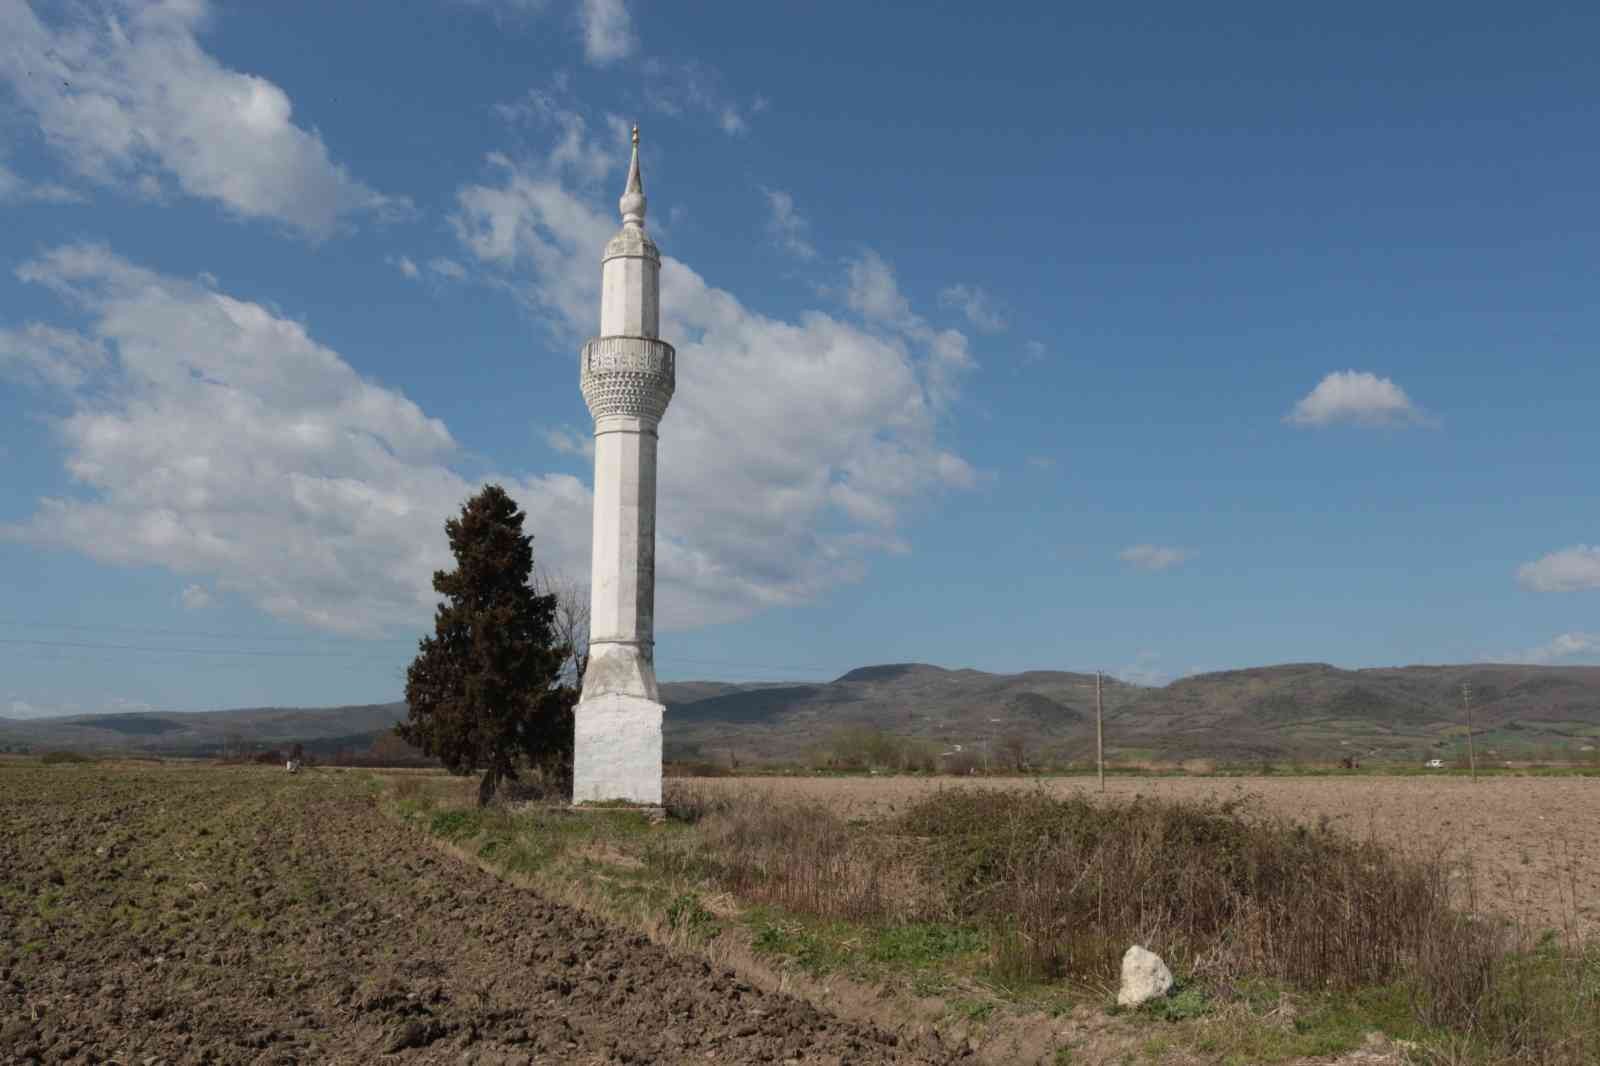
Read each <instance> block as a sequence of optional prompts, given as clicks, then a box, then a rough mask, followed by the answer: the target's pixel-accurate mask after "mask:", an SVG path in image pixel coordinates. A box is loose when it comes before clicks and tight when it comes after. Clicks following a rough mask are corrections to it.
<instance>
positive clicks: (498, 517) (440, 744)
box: [395, 485, 578, 807]
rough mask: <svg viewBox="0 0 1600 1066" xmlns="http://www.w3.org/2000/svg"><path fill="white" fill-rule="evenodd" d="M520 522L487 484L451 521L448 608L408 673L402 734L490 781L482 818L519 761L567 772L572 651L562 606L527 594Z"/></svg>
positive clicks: (529, 542)
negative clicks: (564, 674)
mask: <svg viewBox="0 0 1600 1066" xmlns="http://www.w3.org/2000/svg"><path fill="white" fill-rule="evenodd" d="M523 518H524V515H523V512H522V511H520V510H518V508H517V504H516V501H514V500H512V499H511V497H510V496H508V495H506V492H505V490H504V489H502V488H501V487H500V486H499V485H489V486H487V487H485V488H484V489H483V491H481V492H479V493H478V494H477V495H476V496H474V497H472V498H471V499H470V500H468V501H467V502H466V503H465V504H464V505H463V506H462V508H461V516H460V517H459V518H452V519H450V520H449V521H447V522H445V526H444V528H445V533H446V534H447V535H448V537H449V539H450V550H451V552H453V553H454V554H455V557H456V568H455V569H454V570H439V571H435V572H434V575H433V589H434V591H435V592H437V593H439V595H441V596H443V597H444V599H443V601H442V602H441V603H440V604H439V606H438V609H437V610H436V611H435V612H434V620H433V635H432V636H428V637H424V638H422V640H421V641H420V642H419V646H418V654H417V657H416V659H415V660H414V661H413V662H412V663H411V666H410V668H408V669H407V671H406V705H407V708H408V717H407V719H406V720H405V721H404V722H401V723H400V724H399V725H397V726H396V727H395V732H396V733H397V734H399V735H400V737H401V738H402V739H403V740H405V741H406V742H407V743H408V744H412V745H414V746H416V747H418V748H421V749H422V750H423V751H424V752H426V753H427V754H429V755H432V756H436V757H437V758H438V759H439V760H440V761H442V762H443V763H444V765H445V767H446V769H448V770H449V771H450V772H451V773H454V774H463V775H464V774H470V773H474V772H476V771H477V770H480V769H481V770H483V772H484V773H483V780H482V783H481V784H480V785H479V787H478V805H479V806H480V807H481V806H484V805H486V804H487V803H488V802H489V801H490V800H491V799H493V798H494V795H495V792H496V791H497V790H498V788H499V787H500V785H501V783H502V782H505V781H514V780H516V779H517V763H518V760H519V758H526V759H528V760H529V761H530V762H532V763H534V764H545V765H552V764H554V763H556V762H557V761H558V760H559V762H560V763H561V764H563V765H570V763H571V753H572V709H573V707H574V706H575V705H576V704H577V700H578V692H577V690H576V689H575V688H572V687H570V686H564V685H562V684H561V667H562V663H563V662H564V661H565V660H566V658H567V657H568V655H569V654H570V653H571V649H570V648H568V647H566V646H565V645H564V644H562V643H561V641H560V639H559V637H558V636H557V634H556V629H555V625H554V622H555V611H556V597H555V596H554V595H552V594H547V595H543V596H541V595H538V594H537V593H535V591H534V589H533V587H532V585H531V584H530V583H529V579H530V577H531V576H532V573H533V537H532V536H530V535H527V534H524V533H523V532H522V522H523Z"/></svg>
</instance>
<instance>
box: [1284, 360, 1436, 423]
mask: <svg viewBox="0 0 1600 1066" xmlns="http://www.w3.org/2000/svg"><path fill="white" fill-rule="evenodd" d="M1283 420H1284V421H1285V422H1287V423H1289V424H1290V425H1292V426H1307V427H1321V426H1332V425H1337V424H1339V423H1346V424H1349V425H1356V426H1403V425H1416V424H1422V423H1426V422H1427V421H1428V419H1427V417H1426V416H1425V415H1424V414H1423V413H1422V412H1421V411H1420V410H1418V409H1417V408H1416V406H1415V405H1413V404H1412V402H1411V398H1410V397H1409V396H1407V395H1406V393H1405V390H1404V389H1402V388H1401V387H1400V386H1399V385H1396V384H1395V383H1394V382H1393V381H1390V380H1389V379H1388V378H1380V377H1378V376H1377V375H1376V374H1372V373H1368V372H1367V371H1364V370H1338V371H1335V372H1333V373H1331V374H1329V375H1328V376H1327V377H1325V378H1323V379H1322V380H1321V381H1320V382H1318V383H1317V387H1316V388H1314V389H1312V390H1311V391H1310V392H1309V393H1308V394H1306V396H1304V397H1303V398H1302V399H1301V400H1300V402H1299V403H1297V404H1295V405H1294V410H1292V411H1290V412H1289V413H1288V414H1287V415H1285V416H1284V419H1283Z"/></svg>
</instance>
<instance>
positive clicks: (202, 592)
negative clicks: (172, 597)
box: [178, 585, 211, 611]
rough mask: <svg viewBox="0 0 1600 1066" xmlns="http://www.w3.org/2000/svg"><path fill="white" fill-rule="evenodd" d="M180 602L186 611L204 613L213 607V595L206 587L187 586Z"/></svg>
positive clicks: (179, 598)
mask: <svg viewBox="0 0 1600 1066" xmlns="http://www.w3.org/2000/svg"><path fill="white" fill-rule="evenodd" d="M178 601H179V602H180V603H182V604H183V609H184V610H186V611H203V610H205V609H206V608H207V607H210V606H211V593H210V592H209V591H207V589H206V587H205V586H204V585H185V586H184V587H183V591H182V592H181V593H179V594H178Z"/></svg>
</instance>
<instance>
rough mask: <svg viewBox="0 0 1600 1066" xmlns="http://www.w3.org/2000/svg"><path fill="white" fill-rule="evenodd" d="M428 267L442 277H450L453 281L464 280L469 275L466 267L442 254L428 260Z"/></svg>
mask: <svg viewBox="0 0 1600 1066" xmlns="http://www.w3.org/2000/svg"><path fill="white" fill-rule="evenodd" d="M428 269H429V270H431V271H433V272H434V273H435V274H437V275H439V276H440V277H441V278H449V279H450V280H451V281H463V280H465V279H466V276H467V268H466V267H464V266H462V265H461V264H460V263H458V262H456V261H455V260H454V259H448V258H446V257H444V256H442V255H441V256H435V257H434V258H432V259H430V260H428Z"/></svg>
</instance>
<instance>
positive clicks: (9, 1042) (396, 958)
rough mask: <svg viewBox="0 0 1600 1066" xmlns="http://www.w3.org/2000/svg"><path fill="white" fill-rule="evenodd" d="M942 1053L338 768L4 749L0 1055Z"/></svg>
mask: <svg viewBox="0 0 1600 1066" xmlns="http://www.w3.org/2000/svg"><path fill="white" fill-rule="evenodd" d="M391 1060H392V1061H399V1062H419V1063H420V1062H446V1061H448V1062H452V1063H472V1062H476V1063H483V1064H489V1063H512V1062H515V1063H526V1062H540V1063H545V1062H561V1063H645V1062H650V1063H655V1062H740V1063H744V1062H804V1063H842V1062H850V1063H890V1062H896V1063H900V1062H933V1061H944V1060H943V1058H942V1057H941V1056H940V1054H939V1053H938V1052H937V1050H936V1049H928V1048H922V1049H917V1048H908V1047H904V1046H900V1045H899V1044H898V1043H897V1041H896V1038H895V1037H894V1036H893V1035H891V1034H889V1033H887V1032H884V1031H882V1030H878V1029H875V1028H873V1027H870V1026H863V1025H860V1024H855V1023H850V1022H845V1021H841V1020H839V1019H837V1018H833V1017H830V1016H828V1015H826V1014H823V1013H820V1012H819V1011H817V1010H816V1009H815V1008H813V1007H811V1006H810V1005H808V1004H806V1003H804V1002H802V1001H800V1000H796V999H792V998H789V997H786V996H780V995H774V994H769V993H765V992H762V991H759V990H756V989H754V988H752V987H751V986H749V985H747V984H744V983H743V982H741V981H740V980H739V979H738V978H736V977H735V976H734V975H733V974H732V973H729V972H724V971H719V970H717V969H715V968H713V967H711V966H710V965H708V964H706V963H704V962H701V961H699V960H695V959H690V958H686V957H681V956H677V955H673V954H670V953H668V952H667V951H665V950H664V949H662V948H660V947H658V946H656V945H655V944H653V943H651V942H650V941H649V940H647V939H645V938H644V937H641V936H636V935H631V934H628V933H626V932H621V931H618V930H615V929H612V928H609V927H607V926H604V925H601V924H599V923H597V922H596V921H594V920H591V919H589V918H587V917H585V916H583V915H581V914H579V913H577V912H575V911H572V910H569V909H566V908H563V907H561V906H558V905H555V904H552V903H549V902H546V901H543V900H541V899H540V898H538V897H536V896H534V895H533V894H531V893H529V892H527V891H524V890H522V889H518V888H515V887H511V886H509V885H507V884H505V883H502V882H500V881H498V880H496V879H495V878H493V877H492V876H490V875H488V874H486V873H484V872H482V871H480V870H478V869H476V868H474V867H470V866H467V865H465V864H462V863H459V862H457V861H455V860H452V859H451V858H449V857H448V856H445V855H443V854H441V853H440V852H438V851H437V850H435V849H433V848H431V847H430V846H428V845H427V844H426V843H425V842H423V841H422V840H420V839H419V838H418V836H417V835H416V834H414V833H411V832H408V831H407V830H405V829H404V828H403V827H400V826H398V825H396V824H394V823H393V822H391V821H389V820H388V819H386V818H384V817H383V816H382V815H381V814H380V813H379V811H378V810H377V808H376V806H375V803H374V801H373V797H372V795H371V794H370V792H369V791H368V790H367V788H366V787H365V785H364V784H363V783H362V782H361V780H360V779H358V778H356V777H354V776H351V775H341V774H336V773H308V774H303V775H300V776H293V777H291V776H290V775H287V774H284V773H283V772H282V771H278V770H274V771H268V770H257V769H226V770H222V769H204V770H202V769H192V768H190V769H154V768H151V769H108V768H105V767H100V766H60V767H43V768H41V767H32V768H23V767H18V766H15V765H13V766H0V1062H19V1063H21V1062H110V1061H115V1062H119V1063H131V1064H140V1066H154V1064H155V1063H208V1062H216V1063H235V1062H237V1063H297V1062H308V1063H309V1062H318V1063H324V1062H350V1063H355V1062H373V1061H391Z"/></svg>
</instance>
